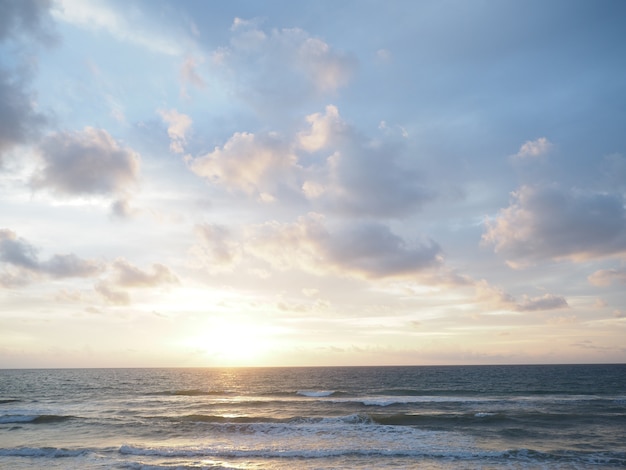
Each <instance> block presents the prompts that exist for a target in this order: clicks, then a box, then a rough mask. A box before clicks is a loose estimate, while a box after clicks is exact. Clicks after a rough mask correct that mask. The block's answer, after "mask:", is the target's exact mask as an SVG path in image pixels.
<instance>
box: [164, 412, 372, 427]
mask: <svg viewBox="0 0 626 470" xmlns="http://www.w3.org/2000/svg"><path fill="white" fill-rule="evenodd" d="M171 419H172V420H173V421H175V422H197V423H210V424H267V423H270V424H284V425H286V426H288V425H316V424H325V425H336V424H373V423H374V421H373V420H372V418H371V417H370V416H369V415H366V414H352V415H343V416H330V417H327V416H291V417H286V418H272V417H269V416H222V415H204V414H191V415H185V416H180V417H174V418H171Z"/></svg>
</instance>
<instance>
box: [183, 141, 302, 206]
mask: <svg viewBox="0 0 626 470" xmlns="http://www.w3.org/2000/svg"><path fill="white" fill-rule="evenodd" d="M189 166H190V168H191V170H192V171H193V172H194V173H196V174H197V175H199V176H202V177H204V178H207V179H208V180H210V181H211V182H217V183H220V184H222V185H224V186H226V187H227V188H229V189H231V190H237V191H243V192H245V193H247V194H250V195H256V196H257V197H258V198H260V199H263V198H265V199H267V198H268V196H269V197H270V199H271V196H272V195H273V194H274V193H275V192H276V191H277V190H278V188H279V187H280V186H281V185H283V184H287V185H288V184H289V182H290V181H291V180H292V175H293V173H294V172H295V171H297V158H296V156H295V155H294V154H293V153H292V151H291V149H290V146H289V145H288V144H287V143H285V142H284V141H283V140H282V139H281V138H280V137H279V136H278V135H276V134H273V133H270V134H263V135H255V134H251V133H247V132H237V133H235V134H233V136H232V137H231V138H230V139H228V141H227V142H226V143H225V144H224V146H223V147H221V148H220V147H216V148H215V149H214V150H213V151H212V152H209V153H207V154H206V155H203V156H200V157H198V158H195V159H191V160H190V163H189Z"/></svg>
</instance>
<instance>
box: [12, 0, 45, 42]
mask: <svg viewBox="0 0 626 470" xmlns="http://www.w3.org/2000/svg"><path fill="white" fill-rule="evenodd" d="M51 6H52V1H51V0H0V11H2V15H0V41H3V40H5V39H7V38H10V37H13V36H20V35H24V34H28V35H31V36H34V37H36V38H37V39H39V40H41V41H50V39H51V38H52V35H51V33H50V30H49V24H48V23H49V21H50V7H51Z"/></svg>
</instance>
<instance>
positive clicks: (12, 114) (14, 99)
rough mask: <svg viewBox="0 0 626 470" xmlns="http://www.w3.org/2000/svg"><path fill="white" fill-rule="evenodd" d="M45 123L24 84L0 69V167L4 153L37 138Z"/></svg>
mask: <svg viewBox="0 0 626 470" xmlns="http://www.w3.org/2000/svg"><path fill="white" fill-rule="evenodd" d="M46 122H47V120H46V118H45V116H44V115H43V114H41V113H39V112H38V111H37V110H36V109H35V106H34V105H33V100H32V98H31V96H29V95H28V94H27V93H26V92H25V91H24V84H23V83H20V82H19V81H18V80H16V79H15V78H11V76H10V74H9V73H8V72H7V71H5V70H2V68H0V167H2V156H3V154H5V152H7V151H8V150H10V149H11V148H13V147H15V146H17V145H20V144H25V143H28V142H29V141H30V140H31V139H33V138H34V137H37V136H38V135H39V132H40V131H41V129H42V127H43V125H44V124H45V123H46Z"/></svg>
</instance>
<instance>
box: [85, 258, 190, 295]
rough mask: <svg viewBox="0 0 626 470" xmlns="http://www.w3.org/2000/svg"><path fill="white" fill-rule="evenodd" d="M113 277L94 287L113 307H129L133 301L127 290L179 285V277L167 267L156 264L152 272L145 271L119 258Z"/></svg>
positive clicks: (99, 282) (112, 268)
mask: <svg viewBox="0 0 626 470" xmlns="http://www.w3.org/2000/svg"><path fill="white" fill-rule="evenodd" d="M110 269H111V271H112V273H111V275H110V276H109V277H108V278H106V279H103V280H100V281H98V282H97V283H96V284H95V285H94V290H95V291H96V292H97V293H98V294H100V295H101V296H102V297H103V298H104V299H105V300H106V301H107V302H109V303H111V304H113V305H128V304H129V303H130V301H131V297H130V294H129V293H128V292H127V290H126V289H148V288H154V287H159V286H166V285H170V284H178V283H179V279H178V277H177V276H176V275H175V274H174V273H173V272H172V271H171V270H170V269H169V268H168V267H167V266H165V265H163V264H160V263H155V264H153V265H152V268H151V270H143V269H140V268H138V267H137V266H134V265H132V264H131V263H129V262H128V261H127V260H125V259H123V258H119V259H117V260H115V261H114V262H113V263H112V265H111V267H110Z"/></svg>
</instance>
